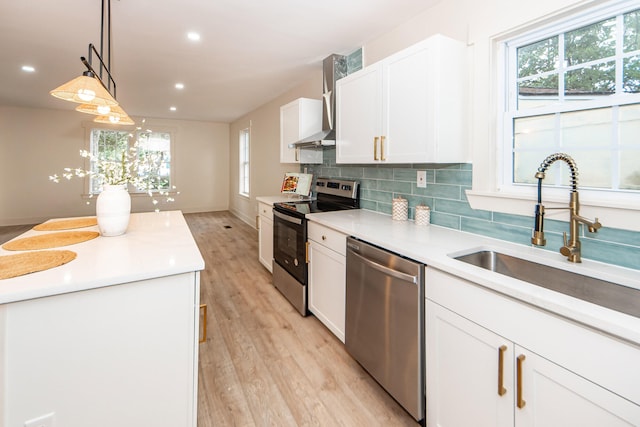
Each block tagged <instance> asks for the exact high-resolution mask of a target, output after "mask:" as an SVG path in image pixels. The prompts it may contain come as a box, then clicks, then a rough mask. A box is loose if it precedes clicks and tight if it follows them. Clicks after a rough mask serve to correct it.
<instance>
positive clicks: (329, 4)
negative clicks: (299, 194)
mask: <svg viewBox="0 0 640 427" xmlns="http://www.w3.org/2000/svg"><path fill="white" fill-rule="evenodd" d="M437 1H438V0H113V1H112V4H111V14H112V37H111V39H112V44H113V50H112V54H111V71H112V73H113V76H114V79H115V81H116V83H117V99H118V101H119V102H120V104H121V105H122V106H123V108H124V109H125V110H126V111H127V112H128V113H129V114H130V115H132V116H141V117H161V118H176V119H190V120H207V121H216V122H230V121H233V120H235V119H237V118H238V117H241V116H242V115H244V114H246V113H248V112H249V111H251V110H253V109H255V108H256V107H259V106H260V105H262V104H264V103H266V102H268V101H270V100H272V99H274V98H275V97H277V96H278V95H280V94H282V93H284V92H286V91H287V90H289V89H291V88H293V87H294V86H296V85H297V84H299V83H301V82H303V81H305V80H306V79H308V78H309V76H310V73H311V72H312V71H313V70H319V69H321V66H322V59H323V58H325V57H326V56H328V55H330V54H332V53H338V54H348V53H351V52H353V51H354V50H355V49H357V48H358V47H360V46H362V45H364V44H366V43H367V42H368V41H371V40H373V39H375V38H376V37H378V36H380V35H381V34H384V33H385V32H388V31H389V30H391V29H393V28H394V27H396V26H398V25H399V24H401V23H403V22H406V21H408V20H409V19H411V18H412V17H413V16H415V15H416V14H417V13H418V12H421V11H423V10H425V9H427V8H429V7H430V6H432V5H433V4H435V3H437ZM100 10H101V2H100V0H2V1H0V104H3V105H12V106H23V107H43V108H53V109H68V110H71V109H73V108H75V104H72V103H69V102H65V101H62V100H58V99H56V98H53V97H52V96H51V95H49V91H50V90H51V89H53V88H55V87H57V86H59V85H60V84H62V83H64V82H66V81H68V80H71V79H72V78H74V77H77V76H79V75H80V74H81V73H82V71H84V69H85V68H84V66H83V65H82V63H81V62H80V56H87V49H88V45H89V43H94V44H95V45H96V46H99V44H100V40H99V39H100V22H101V21H100V19H101V18H100ZM189 31H196V32H198V33H200V34H201V37H202V38H201V40H200V41H199V42H196V43H194V42H191V41H189V40H188V39H187V37H186V34H187V32H189ZM98 49H99V48H98ZM104 56H105V57H106V56H107V55H106V52H105V55H104ZM105 59H106V58H105ZM96 63H97V61H96V60H94V66H95V65H96ZM23 65H31V66H33V67H35V68H36V71H35V72H34V73H25V72H23V71H21V67H22V66H23ZM177 82H182V83H184V85H185V89H183V90H182V91H178V90H176V89H175V88H174V85H175V83H177ZM319 90H321V88H319ZM170 106H175V107H176V108H177V111H175V112H170V111H169V107H170ZM78 114H81V113H78Z"/></svg>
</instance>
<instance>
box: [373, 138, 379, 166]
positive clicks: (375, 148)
mask: <svg viewBox="0 0 640 427" xmlns="http://www.w3.org/2000/svg"><path fill="white" fill-rule="evenodd" d="M373 160H378V137H377V136H376V137H375V138H373Z"/></svg>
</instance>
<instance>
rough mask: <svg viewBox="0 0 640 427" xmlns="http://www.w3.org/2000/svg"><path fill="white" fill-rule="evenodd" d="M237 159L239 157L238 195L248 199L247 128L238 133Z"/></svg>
mask: <svg viewBox="0 0 640 427" xmlns="http://www.w3.org/2000/svg"><path fill="white" fill-rule="evenodd" d="M239 153H240V155H239V157H240V173H239V178H240V181H239V185H238V188H239V193H240V195H242V196H247V197H249V128H247V129H242V130H241V131H240V138H239Z"/></svg>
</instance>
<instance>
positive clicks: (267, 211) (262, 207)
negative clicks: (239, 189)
mask: <svg viewBox="0 0 640 427" xmlns="http://www.w3.org/2000/svg"><path fill="white" fill-rule="evenodd" d="M258 215H261V216H264V217H266V218H269V219H273V205H270V204H268V203H262V202H259V203H258Z"/></svg>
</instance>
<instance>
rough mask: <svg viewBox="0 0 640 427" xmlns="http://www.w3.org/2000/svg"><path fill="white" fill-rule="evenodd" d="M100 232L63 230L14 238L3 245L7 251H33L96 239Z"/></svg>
mask: <svg viewBox="0 0 640 427" xmlns="http://www.w3.org/2000/svg"><path fill="white" fill-rule="evenodd" d="M99 235H100V233H98V232H97V231H61V232H59V233H47V234H40V235H38V236H31V237H24V238H22V239H17V240H12V241H10V242H7V243H5V244H4V245H2V248H3V249H6V250H7V251H31V250H34V249H51V248H58V247H60V246H68V245H73V244H76V243H82V242H86V241H87V240H91V239H95V238H96V237H98V236H99Z"/></svg>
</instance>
